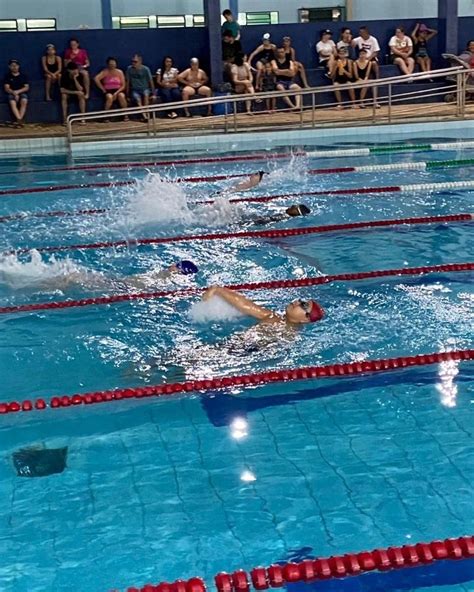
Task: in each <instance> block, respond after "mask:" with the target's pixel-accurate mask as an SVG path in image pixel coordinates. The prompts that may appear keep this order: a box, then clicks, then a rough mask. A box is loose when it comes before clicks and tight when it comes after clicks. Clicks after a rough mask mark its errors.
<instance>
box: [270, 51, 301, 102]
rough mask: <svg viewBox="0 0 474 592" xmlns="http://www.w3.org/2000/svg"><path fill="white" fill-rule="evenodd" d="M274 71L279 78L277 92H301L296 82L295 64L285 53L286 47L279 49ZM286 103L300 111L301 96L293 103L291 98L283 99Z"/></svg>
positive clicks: (273, 63)
mask: <svg viewBox="0 0 474 592" xmlns="http://www.w3.org/2000/svg"><path fill="white" fill-rule="evenodd" d="M272 70H273V72H274V73H275V74H276V77H277V85H276V87H277V90H279V91H288V90H301V86H300V85H299V84H296V82H294V80H293V79H294V77H295V74H296V69H295V64H294V62H292V60H290V58H289V57H288V56H287V55H286V53H285V48H284V47H279V48H278V49H277V51H276V57H275V59H274V60H272ZM283 100H284V102H285V103H286V104H287V105H288V106H289V107H290V109H295V110H298V109H299V108H300V106H301V95H295V102H294V103H293V102H292V101H291V99H290V97H289V96H287V95H286V96H284V97H283Z"/></svg>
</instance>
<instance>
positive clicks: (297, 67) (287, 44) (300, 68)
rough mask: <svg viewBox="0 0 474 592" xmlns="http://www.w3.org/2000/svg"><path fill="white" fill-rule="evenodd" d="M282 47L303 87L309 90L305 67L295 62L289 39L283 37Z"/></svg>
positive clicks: (293, 50) (293, 49)
mask: <svg viewBox="0 0 474 592" xmlns="http://www.w3.org/2000/svg"><path fill="white" fill-rule="evenodd" d="M282 47H284V49H285V55H286V56H288V57H289V58H290V60H291V61H292V62H293V64H294V65H295V70H296V73H297V74H299V76H300V78H301V82H302V83H303V86H304V87H305V88H309V84H308V79H307V77H306V70H305V67H304V66H303V64H302V63H301V62H298V61H297V60H296V52H295V48H294V47H292V46H291V37H283V42H282Z"/></svg>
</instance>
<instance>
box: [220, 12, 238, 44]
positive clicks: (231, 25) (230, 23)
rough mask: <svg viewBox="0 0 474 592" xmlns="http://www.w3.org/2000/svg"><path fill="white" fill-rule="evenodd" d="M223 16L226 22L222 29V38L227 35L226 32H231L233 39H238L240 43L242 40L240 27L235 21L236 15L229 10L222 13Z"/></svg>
mask: <svg viewBox="0 0 474 592" xmlns="http://www.w3.org/2000/svg"><path fill="white" fill-rule="evenodd" d="M222 16H223V17H224V18H225V22H224V23H223V24H222V27H221V31H222V36H224V35H225V33H226V31H230V33H231V34H232V37H233V38H234V39H236V40H237V41H239V39H240V25H239V23H238V22H237V21H236V20H234V15H233V14H232V11H231V10H229V9H228V8H227V9H226V10H224V12H223V13H222Z"/></svg>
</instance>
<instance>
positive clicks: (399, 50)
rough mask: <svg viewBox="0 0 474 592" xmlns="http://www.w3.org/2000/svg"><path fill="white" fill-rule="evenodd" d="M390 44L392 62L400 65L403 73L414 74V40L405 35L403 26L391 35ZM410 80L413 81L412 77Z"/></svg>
mask: <svg viewBox="0 0 474 592" xmlns="http://www.w3.org/2000/svg"><path fill="white" fill-rule="evenodd" d="M388 46H389V47H390V58H391V60H392V64H395V65H396V66H398V67H399V68H400V71H401V73H402V74H405V75H408V74H413V70H414V69H415V60H414V59H413V58H412V54H413V42H412V40H411V39H410V37H408V35H405V29H404V28H403V27H397V28H396V29H395V35H394V36H393V37H391V39H390V41H389V43H388ZM408 82H411V79H410V80H408Z"/></svg>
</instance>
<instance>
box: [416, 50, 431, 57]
mask: <svg viewBox="0 0 474 592" xmlns="http://www.w3.org/2000/svg"><path fill="white" fill-rule="evenodd" d="M415 57H416V58H429V57H430V56H429V55H428V52H427V51H426V49H419V50H418V51H417V52H416V55H415Z"/></svg>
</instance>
